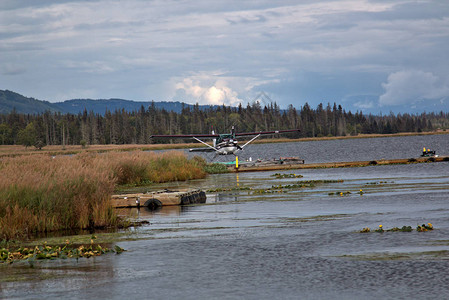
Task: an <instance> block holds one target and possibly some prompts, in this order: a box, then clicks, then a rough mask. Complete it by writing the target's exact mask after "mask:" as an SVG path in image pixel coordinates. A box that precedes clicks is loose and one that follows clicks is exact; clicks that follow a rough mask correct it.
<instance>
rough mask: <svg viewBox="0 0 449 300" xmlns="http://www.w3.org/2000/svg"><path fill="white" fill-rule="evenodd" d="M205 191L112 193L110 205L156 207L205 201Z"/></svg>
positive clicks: (117, 206)
mask: <svg viewBox="0 0 449 300" xmlns="http://www.w3.org/2000/svg"><path fill="white" fill-rule="evenodd" d="M205 202H206V193H205V192H204V191H202V190H181V191H170V190H163V191H157V192H152V193H138V194H121V195H112V196H111V204H112V207H115V208H119V207H148V208H157V207H161V206H170V205H187V204H195V203H205Z"/></svg>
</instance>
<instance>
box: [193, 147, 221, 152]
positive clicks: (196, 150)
mask: <svg viewBox="0 0 449 300" xmlns="http://www.w3.org/2000/svg"><path fill="white" fill-rule="evenodd" d="M215 151H216V150H215V149H212V148H191V149H189V152H215Z"/></svg>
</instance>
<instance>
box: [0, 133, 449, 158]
mask: <svg viewBox="0 0 449 300" xmlns="http://www.w3.org/2000/svg"><path fill="white" fill-rule="evenodd" d="M446 134H449V131H443V130H439V131H430V132H401V133H392V134H359V135H354V136H332V137H306V138H298V139H288V138H277V139H261V140H256V141H254V142H253V143H254V144H268V143H293V142H309V141H325V140H342V139H366V138H385V137H401V136H422V135H446ZM242 142H243V141H242ZM198 147H203V145H202V144H200V143H180V144H142V145H140V144H125V145H89V146H87V147H85V148H83V147H82V146H81V145H66V146H65V149H62V146H61V145H48V146H45V147H44V148H43V149H42V150H36V149H35V148H34V147H28V148H27V149H26V148H25V147H24V146H21V145H0V157H8V156H20V155H32V154H47V155H61V154H62V155H64V154H65V155H70V154H77V153H82V152H90V153H102V152H109V151H135V150H142V151H152V150H177V149H189V148H198Z"/></svg>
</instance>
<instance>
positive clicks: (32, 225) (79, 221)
mask: <svg viewBox="0 0 449 300" xmlns="http://www.w3.org/2000/svg"><path fill="white" fill-rule="evenodd" d="M204 176H205V172H204V171H203V169H202V167H201V166H200V165H199V164H198V163H197V162H196V161H195V160H189V159H187V158H186V156H185V155H184V154H182V153H180V152H175V151H172V152H166V153H163V154H154V153H151V152H142V151H135V152H130V153H123V152H120V153H119V152H111V153H105V154H93V153H81V154H78V155H74V156H57V157H53V158H52V157H50V156H46V155H29V156H20V157H11V158H6V157H4V158H2V159H1V161H0V240H10V239H13V238H19V239H20V238H24V237H27V236H30V235H32V234H34V233H37V232H49V231H55V230H64V229H85V228H101V227H109V226H117V225H118V223H119V219H118V218H117V216H116V214H115V211H114V210H113V208H112V207H111V205H110V195H112V193H113V191H114V190H115V189H116V187H117V185H119V184H142V183H148V182H166V181H176V180H187V179H195V178H202V177H204Z"/></svg>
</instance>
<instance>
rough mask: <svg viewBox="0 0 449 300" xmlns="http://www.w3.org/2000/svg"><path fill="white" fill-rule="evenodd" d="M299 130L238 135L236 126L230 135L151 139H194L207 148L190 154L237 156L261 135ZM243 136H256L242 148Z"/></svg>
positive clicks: (289, 130) (155, 136) (176, 135)
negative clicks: (239, 142) (207, 140)
mask: <svg viewBox="0 0 449 300" xmlns="http://www.w3.org/2000/svg"><path fill="white" fill-rule="evenodd" d="M299 131H300V130H299V129H287V130H274V131H259V132H243V133H236V132H235V128H234V126H232V129H231V132H230V133H225V134H216V133H214V132H213V131H212V134H175V135H152V136H150V138H192V139H194V140H196V141H198V142H200V143H202V144H204V145H206V146H207V148H194V149H190V150H189V151H190V152H215V153H216V154H219V155H229V154H233V155H236V152H238V151H239V150H243V148H245V147H246V146H247V145H248V144H249V143H251V142H252V141H254V140H255V139H257V138H258V137H260V136H261V135H268V134H277V133H287V132H299ZM242 136H254V137H253V138H252V139H250V140H249V141H247V142H246V143H245V144H244V145H243V146H240V145H239V144H238V141H237V137H242ZM200 138H203V139H204V138H211V139H212V146H211V145H209V144H208V143H206V142H204V141H202V140H200Z"/></svg>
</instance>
